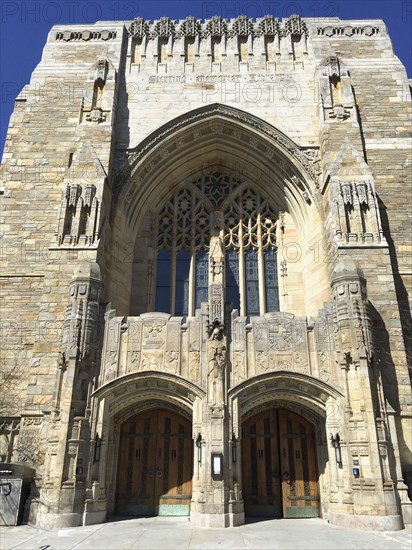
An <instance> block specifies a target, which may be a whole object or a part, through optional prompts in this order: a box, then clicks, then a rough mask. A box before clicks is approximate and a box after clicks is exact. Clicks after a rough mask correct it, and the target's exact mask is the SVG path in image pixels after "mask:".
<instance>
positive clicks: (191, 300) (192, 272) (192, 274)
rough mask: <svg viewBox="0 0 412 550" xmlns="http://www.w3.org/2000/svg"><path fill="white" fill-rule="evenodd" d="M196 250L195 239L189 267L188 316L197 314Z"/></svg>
mask: <svg viewBox="0 0 412 550" xmlns="http://www.w3.org/2000/svg"><path fill="white" fill-rule="evenodd" d="M195 278H196V251H195V249H194V246H193V241H192V243H191V247H190V268H189V296H188V308H187V314H188V316H192V317H193V315H194V314H195V291H196V279H195Z"/></svg>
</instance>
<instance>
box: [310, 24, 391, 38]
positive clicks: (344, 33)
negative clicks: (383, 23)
mask: <svg viewBox="0 0 412 550" xmlns="http://www.w3.org/2000/svg"><path fill="white" fill-rule="evenodd" d="M316 32H317V35H318V36H326V37H328V38H330V37H332V36H339V37H340V38H353V37H357V36H360V37H370V36H376V35H377V34H382V32H381V29H380V28H379V27H376V26H372V25H365V26H352V25H346V26H331V25H327V26H326V27H318V28H317V30H316Z"/></svg>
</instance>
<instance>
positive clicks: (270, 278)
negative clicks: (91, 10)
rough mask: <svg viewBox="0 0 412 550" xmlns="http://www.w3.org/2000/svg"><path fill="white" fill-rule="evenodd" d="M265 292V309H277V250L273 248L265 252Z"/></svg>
mask: <svg viewBox="0 0 412 550" xmlns="http://www.w3.org/2000/svg"><path fill="white" fill-rule="evenodd" d="M265 292H266V311H279V284H278V268H277V252H276V250H273V249H269V250H266V252H265Z"/></svg>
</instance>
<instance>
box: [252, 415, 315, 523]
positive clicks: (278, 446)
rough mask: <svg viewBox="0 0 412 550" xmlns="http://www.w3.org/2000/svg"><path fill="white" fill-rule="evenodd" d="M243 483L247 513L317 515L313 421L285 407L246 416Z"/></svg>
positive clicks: (290, 515)
mask: <svg viewBox="0 0 412 550" xmlns="http://www.w3.org/2000/svg"><path fill="white" fill-rule="evenodd" d="M242 487H243V498H244V503H245V513H246V515H248V516H259V517H285V518H288V517H295V518H297V517H317V516H318V501H319V495H318V483H317V471H316V453H315V440H314V430H313V426H312V424H310V423H309V422H308V421H306V420H305V419H304V418H302V417H301V416H299V415H297V414H294V413H292V412H289V411H287V410H284V409H272V410H268V411H265V412H263V413H259V414H257V415H254V416H253V417H251V418H250V419H248V420H246V421H245V422H244V423H243V427H242Z"/></svg>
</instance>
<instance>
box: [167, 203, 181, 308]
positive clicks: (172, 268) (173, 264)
mask: <svg viewBox="0 0 412 550" xmlns="http://www.w3.org/2000/svg"><path fill="white" fill-rule="evenodd" d="M177 207H178V204H177V197H174V201H173V242H172V249H171V252H170V297H169V299H170V302H169V306H170V307H169V309H170V313H171V315H174V314H175V301H176V255H177V247H176V235H177V231H178V228H177V225H178V223H177V220H178V216H179V212H178V211H177Z"/></svg>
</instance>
